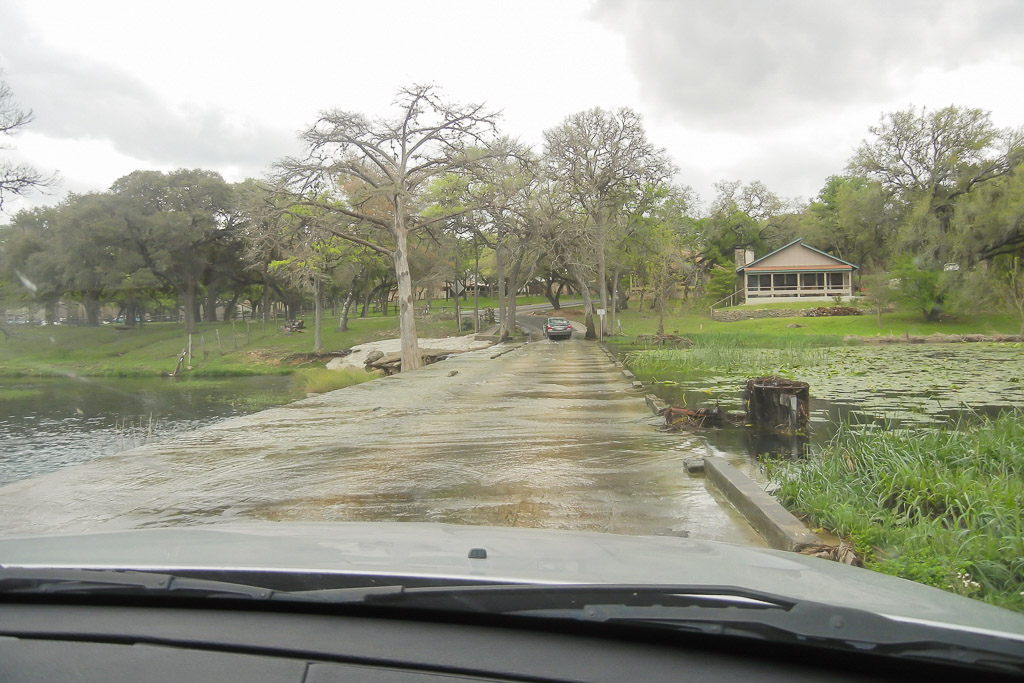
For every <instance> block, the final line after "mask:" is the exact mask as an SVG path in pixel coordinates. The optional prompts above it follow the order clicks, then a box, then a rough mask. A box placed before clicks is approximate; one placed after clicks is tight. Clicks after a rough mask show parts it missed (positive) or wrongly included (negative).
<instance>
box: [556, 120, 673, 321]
mask: <svg viewBox="0 0 1024 683" xmlns="http://www.w3.org/2000/svg"><path fill="white" fill-rule="evenodd" d="M544 140H545V150H544V156H545V158H546V160H547V166H548V173H549V174H550V175H551V177H552V178H553V179H555V180H556V181H557V182H558V183H559V184H561V186H562V187H563V188H564V192H565V194H566V196H567V197H568V198H569V199H570V200H571V202H572V203H573V204H574V208H575V211H576V212H578V214H579V216H580V217H581V218H582V219H583V222H582V224H581V226H580V227H581V230H582V231H583V236H585V238H586V242H588V244H581V247H583V248H585V249H586V250H587V251H588V252H589V253H591V254H593V255H594V257H596V262H595V268H594V270H595V271H596V275H597V282H598V293H599V295H600V302H601V308H603V309H605V310H607V309H608V258H609V252H610V250H611V249H612V247H613V244H614V242H615V239H616V233H617V232H621V231H622V230H623V229H624V227H625V225H626V224H627V223H628V214H629V208H630V205H631V204H634V203H638V200H639V203H642V200H640V199H639V196H640V195H642V194H643V193H645V192H647V191H648V190H649V188H651V187H654V186H657V185H659V184H660V183H662V182H664V181H667V180H668V179H669V178H670V177H671V175H672V173H673V172H674V170H675V169H674V166H673V165H672V163H671V161H670V160H669V159H668V156H667V155H666V153H665V151H664V150H663V149H660V148H657V147H655V146H654V145H653V144H651V143H650V142H649V141H648V140H647V132H646V130H645V129H644V125H643V119H642V117H641V116H640V115H639V114H638V113H636V112H635V111H633V110H632V109H629V108H626V107H623V108H620V109H617V110H615V111H611V112H609V111H606V110H604V109H601V108H594V109H590V110H588V111H583V112H579V113H577V114H573V115H572V116H569V117H567V118H566V119H565V121H563V122H562V123H561V124H560V125H558V126H556V127H554V128H551V129H549V130H546V131H544ZM605 331H607V330H605Z"/></svg>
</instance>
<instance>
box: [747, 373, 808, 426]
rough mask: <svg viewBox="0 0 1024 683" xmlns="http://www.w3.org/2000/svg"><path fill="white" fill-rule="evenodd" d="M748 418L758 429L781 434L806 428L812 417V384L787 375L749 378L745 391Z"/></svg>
mask: <svg viewBox="0 0 1024 683" xmlns="http://www.w3.org/2000/svg"><path fill="white" fill-rule="evenodd" d="M743 400H744V401H745V403H746V406H747V421H748V423H749V424H751V425H753V426H754V428H755V429H764V430H767V431H771V432H775V433H780V434H798V433H803V432H806V430H807V421H808V419H809V417H810V407H811V397H810V385H809V384H807V382H798V381H795V380H791V379H786V378H785V377H758V378H756V379H752V380H748V381H747V387H746V389H745V390H744V392H743Z"/></svg>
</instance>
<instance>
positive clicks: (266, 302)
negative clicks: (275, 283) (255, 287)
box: [261, 278, 270, 323]
mask: <svg viewBox="0 0 1024 683" xmlns="http://www.w3.org/2000/svg"><path fill="white" fill-rule="evenodd" d="M261 305H262V306H263V322H264V323H269V322H270V285H268V284H267V279H266V278H263V303H262V304H261Z"/></svg>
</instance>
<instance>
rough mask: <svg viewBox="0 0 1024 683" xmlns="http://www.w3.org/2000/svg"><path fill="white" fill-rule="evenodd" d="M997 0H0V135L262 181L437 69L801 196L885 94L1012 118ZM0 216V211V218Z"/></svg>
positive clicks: (104, 166) (521, 116)
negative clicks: (4, 121) (333, 127)
mask: <svg viewBox="0 0 1024 683" xmlns="http://www.w3.org/2000/svg"><path fill="white" fill-rule="evenodd" d="M1022 35H1024V2H1017V1H1016V0H1005V1H1002V0H989V1H985V0H975V1H974V2H964V1H959V0H958V1H955V2H945V1H941V0H902V1H900V2H894V1H892V0H885V1H874V0H858V1H857V2H849V1H848V0H842V1H828V0H813V1H812V0H806V1H797V0H788V1H786V0H779V1H775V2H756V1H754V0H750V1H745V0H709V1H704V0H662V1H657V0H650V1H639V2H625V1H623V2H619V1H615V0H594V1H591V0H559V1H558V2H555V1H553V0H542V1H533V0H515V1H513V2H485V1H483V0H472V1H467V2H458V1H454V0H453V1H447V0H436V1H433V2H431V1H429V0H415V1H408V2H399V1H392V0H366V1H364V2H358V3H354V2H341V1H339V0H332V1H327V2H313V1H303V0H291V2H289V3H284V2H280V1H277V2H259V1H253V0H250V1H249V2H245V3H236V2H221V1H218V0H202V1H193V0H175V2H173V3H171V2H164V3H152V2H144V1H142V0H128V1H125V2H112V1H108V0H93V1H92V2H82V1H81V0H77V1H75V2H56V1H49V0H31V1H25V2H23V1H20V0H0V68H3V70H4V72H5V78H6V80H7V82H8V84H9V85H10V86H11V88H12V89H13V90H14V93H15V96H16V98H17V101H18V103H19V104H20V105H22V106H23V107H24V108H30V109H32V110H33V111H34V112H35V116H36V120H35V121H34V123H33V124H32V125H31V126H30V127H29V128H28V129H26V130H25V131H24V132H23V133H22V134H20V135H19V136H17V137H16V138H15V139H13V140H7V141H6V143H7V144H13V145H14V146H15V149H13V150H6V151H0V154H5V155H7V156H8V157H13V158H14V159H15V160H19V161H28V162H30V163H32V164H34V165H35V166H37V167H38V168H40V169H41V170H44V171H52V170H57V171H59V172H60V174H61V175H62V177H63V179H64V181H63V184H62V186H61V187H60V189H59V190H58V191H56V192H55V193H53V194H51V195H50V196H48V197H40V196H36V197H33V198H32V199H30V200H28V201H21V202H19V201H12V202H11V203H10V206H8V207H5V208H7V209H8V210H16V209H18V208H24V207H27V206H33V205H37V204H40V203H53V202H55V201H58V200H59V199H60V198H61V197H62V196H63V195H64V194H65V193H66V192H67V191H75V192H84V191H90V190H104V189H107V188H108V187H109V186H110V185H111V183H113V181H115V180H116V179H117V178H119V177H121V176H123V175H125V174H127V173H130V172H131V171H133V170H135V169H140V168H144V169H158V170H173V169H175V168H181V167H189V168H208V169H213V170H216V171H219V172H220V173H221V174H223V175H224V177H225V178H227V179H228V180H231V181H237V180H242V179H244V178H245V177H248V176H260V175H261V174H262V173H263V172H264V171H265V170H266V168H267V167H268V166H269V164H271V163H272V162H273V161H274V160H275V159H277V158H279V157H280V156H283V155H286V154H297V153H299V152H300V151H301V148H300V147H299V145H298V142H297V140H296V132H297V131H298V130H300V129H301V128H303V127H304V126H305V125H307V124H309V123H311V122H312V121H314V120H315V118H316V115H317V113H318V112H319V111H321V110H324V109H327V108H340V109H350V110H358V111H362V112H365V113H367V114H371V115H380V114H387V113H388V107H389V104H390V103H391V101H392V99H393V96H394V93H395V90H396V89H397V88H399V87H400V86H403V85H409V84H412V83H435V84H437V85H439V86H441V87H442V88H443V89H444V90H445V91H446V93H447V94H448V95H449V97H450V98H451V99H453V100H456V101H460V102H478V101H485V102H487V103H488V104H489V105H490V106H491V107H493V108H495V109H500V110H502V111H503V112H504V117H503V124H502V127H503V130H504V132H506V133H508V134H510V135H513V136H515V137H519V138H520V139H521V140H523V141H524V142H527V143H530V144H533V145H535V146H537V148H538V150H539V149H540V141H541V139H542V138H541V132H542V131H543V130H544V129H545V128H549V127H551V126H554V125H557V124H558V123H560V122H561V121H562V120H563V119H564V118H565V117H566V116H567V115H569V114H571V113H574V112H577V111H580V110H582V109H587V108H591V107H594V106H601V107H606V108H610V107H617V106H628V107H632V108H633V109H636V110H637V111H639V112H640V113H642V114H643V115H644V117H645V121H646V125H647V129H648V133H649V136H650V138H651V139H652V141H653V142H655V143H656V144H658V145H661V146H664V147H665V148H667V149H668V151H669V153H670V155H671V156H672V157H673V159H674V160H675V162H676V164H677V165H678V166H679V168H680V172H679V175H678V177H677V180H678V182H680V183H682V184H686V185H690V186H692V187H694V188H695V189H696V190H697V191H698V192H699V193H700V195H701V196H702V198H704V199H705V200H706V201H707V200H710V198H711V196H712V193H713V184H714V182H716V181H717V180H720V179H740V180H744V181H751V180H761V181H763V182H764V183H765V184H767V185H768V187H769V188H771V189H772V190H774V191H775V192H777V193H779V194H781V195H783V196H785V197H799V198H809V197H813V196H814V195H815V194H817V192H818V190H819V189H820V188H821V186H822V185H823V183H824V180H825V178H826V177H827V176H828V175H830V174H832V173H838V172H841V171H842V170H843V167H844V166H845V164H846V161H847V160H848V158H849V157H850V155H851V153H852V151H853V148H854V147H855V146H856V144H857V143H858V142H859V141H860V140H861V139H862V138H864V137H865V135H866V134H867V129H868V126H870V125H872V124H874V123H876V122H877V120H878V118H879V115H880V114H881V113H882V112H883V111H891V110H895V109H900V108H904V107H906V106H908V105H909V104H911V103H913V104H915V105H918V106H928V107H941V106H945V105H948V104H958V105H963V106H972V107H980V108H982V109H986V110H989V111H991V112H992V116H993V119H994V121H995V122H996V124H998V125H1000V126H1014V127H1016V126H1019V125H1022V124H1024V89H1022V88H1021V84H1022V83H1024V40H1022V39H1021V36H1022ZM0 220H2V219H0Z"/></svg>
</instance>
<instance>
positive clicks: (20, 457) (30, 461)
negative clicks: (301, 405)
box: [0, 377, 294, 486]
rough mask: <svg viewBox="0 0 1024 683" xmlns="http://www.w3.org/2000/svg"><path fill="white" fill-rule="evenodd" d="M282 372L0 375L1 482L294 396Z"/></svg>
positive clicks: (170, 436)
mask: <svg viewBox="0 0 1024 683" xmlns="http://www.w3.org/2000/svg"><path fill="white" fill-rule="evenodd" d="M290 386H291V382H290V378H288V377H232V378H211V379H193V378H180V379H174V378H117V379H106V378H66V377H53V378H49V377H47V378H36V377H30V378H18V379H0V486H2V485H4V484H10V483H13V482H15V481H19V480H21V479H26V478H28V477H33V476H37V475H40V474H45V473H47V472H53V471H55V470H58V469H60V468H62V467H67V466H68V465H77V464H79V463H84V462H88V461H90V460H94V459H96V458H98V457H102V456H105V455H113V454H114V453H117V452H119V451H123V450H126V449H129V448H134V447H136V446H141V445H143V444H146V443H157V442H159V441H163V440H168V439H173V438H174V437H175V436H176V435H178V434H181V433H184V432H187V431H189V430H193V429H198V428H200V427H205V426H207V425H211V424H214V423H215V422H218V421H220V420H223V419H225V418H228V417H234V416H237V415H244V414H247V413H251V412H254V411H256V410H260V409H262V408H265V407H268V406H271V405H278V404H281V403H285V402H287V401H290V400H292V399H293V398H294V396H293V395H292V393H291V390H290Z"/></svg>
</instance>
